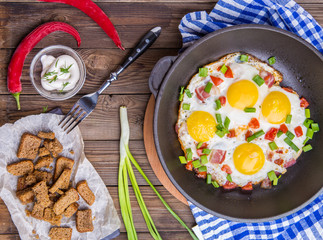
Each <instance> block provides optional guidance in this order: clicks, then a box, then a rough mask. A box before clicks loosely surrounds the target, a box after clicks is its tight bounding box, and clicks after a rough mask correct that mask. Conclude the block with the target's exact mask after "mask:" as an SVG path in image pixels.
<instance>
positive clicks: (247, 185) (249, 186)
mask: <svg viewBox="0 0 323 240" xmlns="http://www.w3.org/2000/svg"><path fill="white" fill-rule="evenodd" d="M241 189H242V190H244V191H251V190H253V187H252V182H248V183H247V184H246V185H245V186H243V187H242V188H241Z"/></svg>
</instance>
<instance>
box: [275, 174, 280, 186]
mask: <svg viewBox="0 0 323 240" xmlns="http://www.w3.org/2000/svg"><path fill="white" fill-rule="evenodd" d="M281 176H282V175H279V177H276V178H275V179H274V181H273V185H274V186H276V185H277V184H278V179H280V178H281Z"/></svg>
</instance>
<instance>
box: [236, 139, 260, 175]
mask: <svg viewBox="0 0 323 240" xmlns="http://www.w3.org/2000/svg"><path fill="white" fill-rule="evenodd" d="M233 162H234V166H235V168H236V169H237V170H238V171H239V172H240V173H243V174H246V175H252V174H255V173H257V172H258V171H259V170H260V169H261V168H262V167H263V166H264V164H265V155H264V153H263V151H262V149H261V148H260V147H259V146H258V145H256V144H254V143H243V144H241V145H239V146H238V147H237V148H236V149H235V150H234V153H233Z"/></svg>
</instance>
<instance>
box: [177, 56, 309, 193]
mask: <svg viewBox="0 0 323 240" xmlns="http://www.w3.org/2000/svg"><path fill="white" fill-rule="evenodd" d="M241 55H242V54H241V53H232V54H229V55H227V56H225V57H223V58H221V59H220V60H218V61H216V62H213V63H210V64H208V65H206V66H204V67H203V68H202V69H201V73H197V74H195V75H194V76H193V77H192V79H191V80H190V82H189V84H188V85H187V87H186V89H185V90H184V89H182V90H181V95H180V98H181V99H180V100H182V101H181V103H180V108H179V113H178V121H177V129H178V130H177V132H178V139H179V141H180V143H181V147H182V149H183V151H184V153H185V157H186V160H187V162H188V163H187V165H186V167H187V169H194V170H195V171H196V172H197V173H198V176H199V177H201V178H211V179H212V181H215V182H216V183H217V184H218V185H220V186H224V188H227V189H230V188H234V187H236V186H240V187H242V188H246V187H247V186H249V188H248V189H247V188H246V189H247V190H250V186H252V184H258V183H260V182H263V181H264V180H268V173H269V172H274V173H275V174H276V175H279V174H284V173H285V172H286V168H287V167H289V166H291V165H292V164H294V163H295V162H296V159H297V158H298V157H299V155H300V154H301V152H302V147H303V146H304V141H305V140H306V133H307V127H306V126H304V124H303V123H304V121H305V120H306V116H305V107H307V105H306V106H305V105H304V104H303V102H304V100H305V99H304V98H302V99H300V97H299V96H298V95H297V93H296V92H294V91H293V90H291V89H289V88H282V87H281V86H280V85H279V83H280V82H281V81H282V79H283V77H282V75H281V73H280V72H278V71H277V70H275V69H274V68H273V67H271V66H269V65H268V64H266V63H264V62H262V61H260V60H259V59H257V58H256V57H253V56H251V55H249V54H243V56H244V57H246V56H248V57H247V58H248V60H247V61H241ZM202 70H203V71H204V72H202ZM305 101H306V100H305ZM306 103H307V102H306ZM286 130H287V131H286ZM208 181H209V179H208ZM251 189H252V187H251Z"/></svg>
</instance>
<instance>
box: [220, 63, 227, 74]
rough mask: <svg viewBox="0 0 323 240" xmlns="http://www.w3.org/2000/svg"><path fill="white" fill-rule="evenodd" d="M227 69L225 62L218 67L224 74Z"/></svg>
mask: <svg viewBox="0 0 323 240" xmlns="http://www.w3.org/2000/svg"><path fill="white" fill-rule="evenodd" d="M227 70H228V68H227V66H225V64H223V65H222V67H221V69H220V71H221V72H222V73H223V74H225V73H226V72H227Z"/></svg>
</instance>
